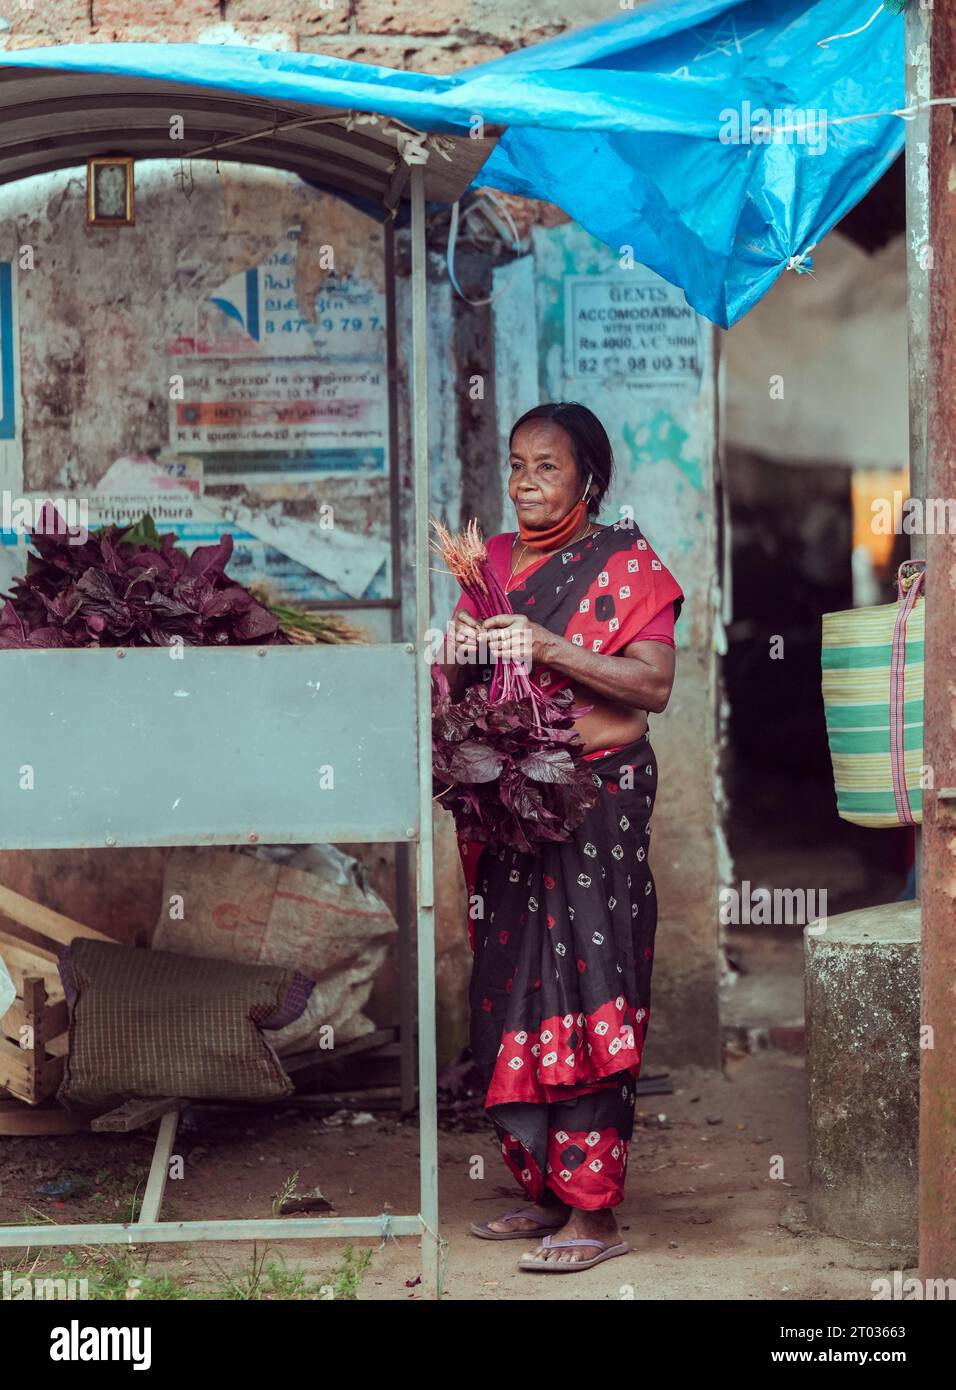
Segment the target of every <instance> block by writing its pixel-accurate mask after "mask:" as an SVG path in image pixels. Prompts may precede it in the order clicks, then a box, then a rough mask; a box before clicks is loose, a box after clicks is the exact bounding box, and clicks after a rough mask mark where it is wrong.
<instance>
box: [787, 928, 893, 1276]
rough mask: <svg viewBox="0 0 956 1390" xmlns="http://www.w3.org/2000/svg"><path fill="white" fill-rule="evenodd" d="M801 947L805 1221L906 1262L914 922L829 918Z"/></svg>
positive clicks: (807, 935)
mask: <svg viewBox="0 0 956 1390" xmlns="http://www.w3.org/2000/svg"><path fill="white" fill-rule="evenodd" d="M804 941H805V945H806V1036H807V1080H808V1105H809V1123H808V1150H809V1152H808V1158H809V1165H810V1220H811V1223H812V1224H813V1225H814V1226H816V1227H817V1228H818V1229H819V1230H821V1231H824V1232H826V1233H827V1234H828V1235H833V1236H839V1237H841V1238H842V1239H845V1240H856V1241H862V1242H866V1243H868V1244H872V1245H875V1246H880V1247H883V1248H887V1247H889V1248H893V1249H898V1250H899V1251H900V1253H901V1256H906V1255H911V1254H912V1252H913V1251H914V1250H915V1247H916V1238H917V1181H918V1171H919V1170H918V1149H917V1145H918V1132H919V1131H918V1126H919V1060H920V910H919V904H918V903H888V904H886V905H884V906H882V907H874V908H865V909H862V910H859V911H856V912H846V913H843V914H842V915H841V916H839V917H831V918H830V919H829V921H828V922H827V925H826V930H825V931H824V932H823V933H822V934H821V935H819V936H814V935H812V933H811V929H810V928H808V929H807V931H806V932H805V933H804Z"/></svg>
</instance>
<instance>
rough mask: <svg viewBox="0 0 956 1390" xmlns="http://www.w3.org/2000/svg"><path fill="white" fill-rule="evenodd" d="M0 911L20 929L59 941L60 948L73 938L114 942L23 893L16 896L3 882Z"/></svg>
mask: <svg viewBox="0 0 956 1390" xmlns="http://www.w3.org/2000/svg"><path fill="white" fill-rule="evenodd" d="M0 912H2V913H4V914H5V915H6V916H7V917H9V918H10V920H11V921H12V922H19V923H20V925H21V927H29V928H30V930H31V931H35V932H39V933H40V935H41V936H47V937H49V938H50V939H51V940H52V941H59V942H60V944H61V945H63V946H69V944H70V942H71V941H72V940H73V938H74V937H75V936H88V937H92V938H93V940H94V941H113V937H111V936H107V935H106V933H105V932H101V931H97V930H96V928H95V927H87V926H84V924H83V923H82V922H75V921H74V920H73V918H72V917H66V916H64V914H63V913H62V912H54V911H53V909H52V908H49V907H43V906H42V905H41V904H40V903H35V902H33V901H32V899H30V898H25V897H24V896H23V894H22V893H15V892H14V891H13V889H12V888H7V887H5V886H4V885H3V884H2V883H0ZM114 944H115V943H114Z"/></svg>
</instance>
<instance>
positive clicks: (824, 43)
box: [817, 4, 883, 48]
mask: <svg viewBox="0 0 956 1390" xmlns="http://www.w3.org/2000/svg"><path fill="white" fill-rule="evenodd" d="M882 9H883V6H882V4H880V5H877V7H876V9H875V10H874V11H873V13H872V14H871V15H870V17H869V19H868V20H867V21H866V23H865V24H861V25H860V27H859V29H851V30H850V32H849V33H848V34H830V36H829V37H828V38H825V39H817V48H829V47H830V44H831V43H834V42H835V41H836V40H837V39H852V38H855V37H856V35H857V34H862V33H863V31H864V30H865V29H869V27H870V25H871V24H872V23H873V21H874V19H876V17H877V15H878V14H879V13H880V11H881V10H882Z"/></svg>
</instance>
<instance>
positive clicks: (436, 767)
mask: <svg viewBox="0 0 956 1390" xmlns="http://www.w3.org/2000/svg"><path fill="white" fill-rule="evenodd" d="M433 524H434V525H435V530H436V533H437V546H436V548H437V550H438V552H439V553H440V554H441V555H442V557H443V558H444V559H445V561H446V562H447V564H448V568H449V569H450V570H451V572H452V574H453V575H454V576H455V578H456V579H457V580H458V583H459V585H460V586H461V589H462V592H463V593H465V594H466V595H467V596H468V597H469V598H470V599H471V600H472V603H473V605H474V608H475V610H476V612H477V615H478V617H479V618H480V619H481V620H484V619H485V618H490V617H494V616H496V615H497V614H500V613H511V612H512V611H513V609H512V607H511V603H510V601H509V599H508V596H507V595H506V594H505V592H504V590H503V589H502V587H501V584H500V582H499V580H498V578H497V576H496V575H495V573H494V571H493V570H492V568H491V566H490V565H489V563H488V556H487V552H486V550H485V546H484V542H483V541H482V539H481V534H480V532H479V530H478V527H477V525H476V523H475V522H471V523H470V524H469V526H468V527H467V528H466V529H465V530H464V531H463V532H460V533H459V534H458V535H452V534H451V533H450V532H449V531H448V530H447V529H446V528H445V527H444V526H442V525H441V524H440V523H433ZM573 704H574V697H573V695H572V694H571V692H570V691H569V690H561V691H558V692H557V693H556V694H553V695H551V694H548V693H546V692H545V691H544V690H542V688H541V686H540V685H538V684H537V683H536V681H535V680H534V679H533V678H532V677H531V676H530V675H529V673H528V670H527V667H526V666H525V665H524V664H523V663H522V662H517V661H500V662H497V663H496V664H495V669H494V672H493V674H492V678H491V680H490V681H483V682H481V683H480V684H475V685H471V686H469V687H468V689H467V690H466V691H465V694H464V695H463V697H462V699H461V700H459V701H455V700H453V699H452V695H451V690H450V687H449V684H448V680H447V678H446V676H445V673H444V671H443V670H442V669H441V667H440V666H434V667H433V668H432V769H433V772H434V775H435V781H436V786H438V788H439V790H438V795H439V796H440V797H441V800H442V803H443V804H444V805H445V806H447V807H448V809H449V810H450V811H451V812H452V813H453V815H454V817H455V825H456V827H457V830H458V836H459V839H461V840H478V841H480V842H482V843H485V844H488V845H490V846H491V847H492V848H494V849H500V848H504V847H509V848H511V849H516V850H519V851H520V852H521V853H523V854H530V853H533V852H534V851H535V850H536V849H538V848H540V846H542V845H544V844H547V843H549V842H554V841H563V840H568V839H570V838H571V834H572V832H573V831H574V829H575V828H576V827H577V826H578V825H580V823H581V821H582V820H583V819H584V815H585V813H586V812H587V811H588V809H589V808H590V807H591V806H593V805H594V803H595V801H596V799H597V793H596V791H595V787H594V782H593V780H592V777H591V774H590V771H589V770H588V767H587V764H586V763H584V762H583V761H582V756H583V752H584V749H583V746H582V744H581V741H580V739H579V737H578V735H577V732H576V731H575V728H574V720H575V718H577V717H578V716H580V715H581V714H582V713H583V712H584V711H583V710H580V709H573V708H572V706H573Z"/></svg>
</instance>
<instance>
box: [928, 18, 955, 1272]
mask: <svg viewBox="0 0 956 1390" xmlns="http://www.w3.org/2000/svg"><path fill="white" fill-rule="evenodd" d="M932 20H933V29H932V42H931V52H930V70H931V89H932V94H933V96H934V97H949V96H953V95H956V7H954V6H953V5H936V6H935V8H934V9H933V14H932ZM954 117H956V113H954V108H953V107H952V106H950V105H948V104H947V105H940V106H936V107H934V108H933V110H932V113H931V117H930V152H929V160H930V170H929V176H930V253H931V260H930V267H931V272H930V337H929V346H930V351H929V394H928V400H929V418H928V431H927V442H928V448H927V478H926V498H927V507H926V509H925V513H924V515H925V516H926V518H927V521H929V518H930V517H932V516H933V515H934V503H935V504H936V513H935V514H936V517H937V518H939V517H942V516H944V515H946V516H947V518H948V512H949V509H950V508H949V506H948V505H946V504H947V503H949V502H950V499H953V498H956V389H954V382H956V130H954ZM926 530H927V533H928V534H927V536H926V542H927V544H926V551H927V587H926V652H925V657H926V660H925V680H926V688H925V720H926V725H925V744H924V747H925V752H924V761H925V763H926V766H927V767H928V768H930V769H931V770H932V780H933V787H932V788H927V789H926V790H925V792H924V797H925V800H924V803H923V808H924V809H923V876H922V886H921V900H922V919H923V922H922V926H923V959H922V1025H923V1031H924V1033H926V1036H925V1038H924V1039H923V1040H922V1044H923V1051H922V1057H921V1067H920V1219H919V1225H920V1275H921V1277H922V1278H924V1279H940V1278H944V1279H949V1278H953V1277H956V992H954V991H956V534H953V533H952V532H951V531H950V530H949V526H948V524H943V525H942V526H937V525H934V526H931V525H929V524H927V527H926ZM927 1029H932V1033H931V1034H929V1033H928V1032H927V1031H926V1030H927Z"/></svg>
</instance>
